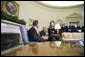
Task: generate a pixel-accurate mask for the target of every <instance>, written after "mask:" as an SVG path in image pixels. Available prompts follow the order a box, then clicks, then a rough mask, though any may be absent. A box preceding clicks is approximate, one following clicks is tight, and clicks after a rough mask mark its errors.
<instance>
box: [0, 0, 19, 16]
mask: <svg viewBox="0 0 85 57" xmlns="http://www.w3.org/2000/svg"><path fill="white" fill-rule="evenodd" d="M19 7H20V5H19V4H18V3H17V2H15V1H1V10H2V11H3V12H5V13H7V14H8V15H12V16H17V17H18V18H19Z"/></svg>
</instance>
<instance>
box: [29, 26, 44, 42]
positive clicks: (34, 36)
mask: <svg viewBox="0 0 85 57" xmlns="http://www.w3.org/2000/svg"><path fill="white" fill-rule="evenodd" d="M28 37H29V41H33V42H42V41H44V39H43V38H41V37H40V36H39V35H38V34H37V31H36V29H35V28H34V27H31V28H30V29H29V30H28Z"/></svg>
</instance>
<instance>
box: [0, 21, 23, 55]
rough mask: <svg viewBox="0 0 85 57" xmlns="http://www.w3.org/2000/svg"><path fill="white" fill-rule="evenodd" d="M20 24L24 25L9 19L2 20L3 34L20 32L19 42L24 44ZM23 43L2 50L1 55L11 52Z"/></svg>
mask: <svg viewBox="0 0 85 57" xmlns="http://www.w3.org/2000/svg"><path fill="white" fill-rule="evenodd" d="M20 26H24V25H21V24H17V23H14V22H11V21H7V20H1V34H19V37H18V38H19V44H22V43H23V42H22V36H21V31H20ZM20 46H21V45H18V46H16V47H12V48H9V49H6V50H3V51H1V55H3V54H6V53H9V52H11V51H13V50H15V49H17V48H19V47H20Z"/></svg>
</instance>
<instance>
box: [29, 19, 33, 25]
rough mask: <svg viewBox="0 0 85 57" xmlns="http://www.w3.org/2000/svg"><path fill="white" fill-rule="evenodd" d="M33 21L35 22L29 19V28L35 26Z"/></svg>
mask: <svg viewBox="0 0 85 57" xmlns="http://www.w3.org/2000/svg"><path fill="white" fill-rule="evenodd" d="M33 21H34V19H31V18H29V26H32V25H33Z"/></svg>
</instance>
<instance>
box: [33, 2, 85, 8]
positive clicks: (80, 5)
mask: <svg viewBox="0 0 85 57" xmlns="http://www.w3.org/2000/svg"><path fill="white" fill-rule="evenodd" d="M34 2H35V3H37V4H39V5H42V6H45V7H48V8H54V9H70V8H77V7H84V4H79V5H74V6H52V5H48V4H46V3H43V2H40V1H34Z"/></svg>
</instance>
